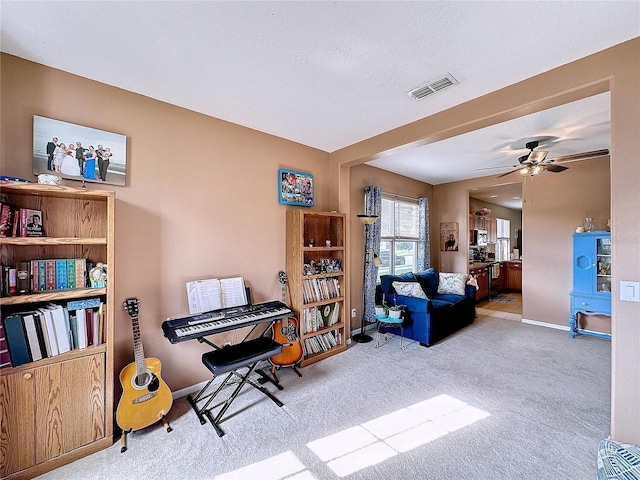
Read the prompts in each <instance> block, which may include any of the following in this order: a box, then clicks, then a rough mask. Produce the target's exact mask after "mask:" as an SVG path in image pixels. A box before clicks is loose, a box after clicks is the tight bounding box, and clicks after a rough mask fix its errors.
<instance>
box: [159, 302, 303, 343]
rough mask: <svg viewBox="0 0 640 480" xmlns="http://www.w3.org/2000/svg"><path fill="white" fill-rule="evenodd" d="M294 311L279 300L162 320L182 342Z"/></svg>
mask: <svg viewBox="0 0 640 480" xmlns="http://www.w3.org/2000/svg"><path fill="white" fill-rule="evenodd" d="M293 315H294V313H293V310H291V309H290V308H289V307H287V306H286V305H285V304H284V303H282V302H279V301H277V300H276V301H271V302H265V303H257V304H253V305H243V306H239V307H232V308H223V309H220V310H212V311H210V312H205V313H200V314H197V315H192V316H188V317H181V318H168V319H167V320H165V321H164V322H162V331H163V333H164V336H165V337H166V338H167V339H168V340H169V341H170V342H171V343H178V342H185V341H187V340H193V339H197V338H202V337H206V336H207V335H214V334H216V333H222V332H226V331H228V330H234V329H236V328H242V327H246V326H250V325H256V324H258V323H263V322H275V321H276V320H279V319H280V318H285V317H291V316H293Z"/></svg>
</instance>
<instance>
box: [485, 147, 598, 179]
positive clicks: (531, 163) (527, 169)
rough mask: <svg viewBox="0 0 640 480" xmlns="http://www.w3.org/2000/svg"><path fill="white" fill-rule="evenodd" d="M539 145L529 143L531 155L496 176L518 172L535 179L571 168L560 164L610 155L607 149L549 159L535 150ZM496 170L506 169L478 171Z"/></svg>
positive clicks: (523, 157)
mask: <svg viewBox="0 0 640 480" xmlns="http://www.w3.org/2000/svg"><path fill="white" fill-rule="evenodd" d="M538 145H539V142H538V141H537V140H534V141H531V142H527V144H526V145H525V147H526V148H528V149H529V153H528V154H526V155H523V156H521V157H520V158H518V165H512V166H511V167H512V168H514V170H511V171H509V172H506V173H502V174H500V175H498V176H496V178H502V177H506V176H507V175H511V174H512V173H516V172H518V173H520V175H522V176H529V177H534V176H536V175H540V174H542V173H545V172H551V173H560V172H564V171H565V170H567V169H568V168H569V167H565V166H564V165H559V164H560V163H569V162H577V161H579V160H586V159H588V158H597V157H603V156H605V155H609V150H608V149H606V148H605V149H602V150H592V151H590V152H583V153H575V154H572V155H563V156H561V157H555V158H547V155H548V154H549V152H545V151H542V150H535V148H536V147H537V146H538ZM496 168H505V167H488V168H478V169H476V170H490V169H496Z"/></svg>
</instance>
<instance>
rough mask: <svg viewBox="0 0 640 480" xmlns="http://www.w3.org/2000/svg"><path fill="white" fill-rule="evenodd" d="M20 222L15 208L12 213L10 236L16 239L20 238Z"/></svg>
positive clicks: (18, 212)
mask: <svg viewBox="0 0 640 480" xmlns="http://www.w3.org/2000/svg"><path fill="white" fill-rule="evenodd" d="M21 228H22V222H21V221H20V210H18V209H17V208H16V209H14V211H13V226H12V227H11V236H12V237H18V236H20V233H21V230H20V229H21Z"/></svg>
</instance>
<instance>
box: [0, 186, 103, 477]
mask: <svg viewBox="0 0 640 480" xmlns="http://www.w3.org/2000/svg"><path fill="white" fill-rule="evenodd" d="M0 200H1V201H3V202H7V203H9V204H11V205H13V206H15V207H18V208H31V209H36V210H40V211H42V218H43V222H42V223H43V228H44V235H45V236H43V237H28V238H24V237H22V238H18V237H7V238H0V264H2V265H15V264H16V263H17V262H23V261H30V260H39V259H65V258H86V259H87V260H88V261H90V262H92V263H97V262H104V263H106V264H107V266H108V268H107V287H106V288H77V289H69V290H59V291H56V290H51V291H46V292H42V293H31V294H27V295H17V296H11V297H3V298H0V310H1V312H2V318H6V317H7V315H10V314H12V313H17V312H20V311H25V310H26V309H32V308H33V309H35V308H38V307H41V306H44V305H46V304H48V303H59V304H61V305H65V304H66V302H68V301H69V300H75V299H83V298H92V297H99V298H100V299H101V301H102V303H103V304H104V306H105V307H106V318H105V327H104V332H105V335H104V339H103V340H104V342H103V343H102V344H100V345H95V346H90V347H88V348H84V349H73V350H71V351H69V352H66V353H63V354H60V355H56V356H53V357H49V358H44V359H42V360H38V361H35V362H31V363H26V364H23V365H20V366H18V367H12V368H4V369H2V371H1V372H0V477H2V478H6V479H18V478H33V477H35V476H38V475H41V474H43V473H45V472H47V471H50V470H52V469H54V468H58V467H60V466H62V465H65V464H67V463H70V462H73V461H75V460H77V459H80V458H83V457H85V456H87V455H89V454H91V453H94V452H97V451H98V450H101V449H103V448H106V447H108V446H110V445H111V444H112V443H113V425H114V421H113V411H114V409H113V401H114V399H113V395H114V390H113V388H114V385H113V383H114V369H113V318H114V299H113V285H114V273H113V265H114V215H115V194H114V192H111V191H106V190H88V189H79V188H71V187H63V186H55V185H40V184H33V183H24V182H8V181H0ZM109 267H111V268H109Z"/></svg>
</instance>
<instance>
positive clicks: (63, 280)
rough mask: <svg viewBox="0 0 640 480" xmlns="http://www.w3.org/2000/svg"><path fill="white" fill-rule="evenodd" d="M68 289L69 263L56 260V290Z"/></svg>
mask: <svg viewBox="0 0 640 480" xmlns="http://www.w3.org/2000/svg"><path fill="white" fill-rule="evenodd" d="M66 289H67V261H66V260H56V290H66Z"/></svg>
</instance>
